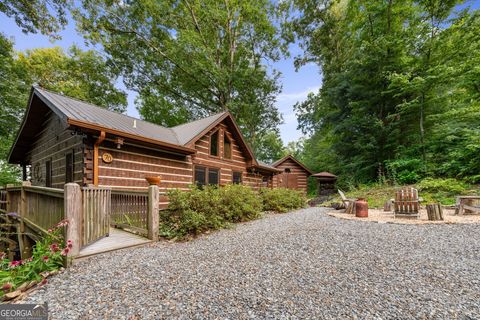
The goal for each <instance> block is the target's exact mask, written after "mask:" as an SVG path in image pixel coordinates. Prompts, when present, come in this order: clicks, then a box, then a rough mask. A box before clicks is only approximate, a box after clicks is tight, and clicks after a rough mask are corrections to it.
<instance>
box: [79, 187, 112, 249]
mask: <svg viewBox="0 0 480 320" xmlns="http://www.w3.org/2000/svg"><path fill="white" fill-rule="evenodd" d="M111 197H112V194H111V190H110V189H109V188H97V187H88V188H83V230H82V231H83V235H82V246H86V245H88V244H90V243H92V242H94V241H96V240H98V239H100V238H103V237H105V236H108V233H109V232H110V212H111V207H112V204H111V199H112V198H111Z"/></svg>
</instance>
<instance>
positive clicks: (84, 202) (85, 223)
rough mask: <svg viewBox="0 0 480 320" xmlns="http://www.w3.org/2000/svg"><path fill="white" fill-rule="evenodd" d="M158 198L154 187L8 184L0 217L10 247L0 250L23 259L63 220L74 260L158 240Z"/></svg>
mask: <svg viewBox="0 0 480 320" xmlns="http://www.w3.org/2000/svg"><path fill="white" fill-rule="evenodd" d="M159 197H160V192H159V188H158V186H156V185H154V186H150V187H149V188H148V190H143V191H139V190H120V191H119V190H112V189H110V188H104V187H102V188H99V187H80V186H79V185H78V184H75V183H68V184H66V185H65V188H64V189H63V190H62V189H53V188H45V187H35V186H31V185H30V183H28V182H24V183H23V184H22V185H21V186H7V187H6V188H4V189H0V213H2V214H0V218H2V219H3V220H4V221H3V222H4V223H3V224H2V226H3V227H5V226H6V227H8V228H9V230H3V231H7V232H6V233H7V234H10V235H11V236H10V238H11V239H7V240H9V241H10V242H8V243H9V247H8V248H5V246H3V248H1V249H2V250H6V251H8V252H10V254H9V257H10V256H12V257H10V258H13V255H17V257H18V256H20V258H21V259H25V258H28V257H30V256H31V253H32V252H31V251H32V247H33V245H34V243H35V241H37V240H39V239H41V238H43V237H44V236H45V235H46V234H48V232H49V231H48V229H49V228H51V227H53V226H54V225H56V224H57V223H58V222H60V221H62V220H68V226H67V227H66V230H65V234H64V237H65V239H66V240H67V239H68V240H71V241H72V242H73V247H72V248H71V249H70V253H69V256H71V257H75V258H76V257H86V256H91V255H94V254H98V253H102V252H108V251H112V250H117V249H121V248H128V247H132V246H137V245H142V244H146V243H149V242H152V241H157V240H158V232H159ZM107 235H108V236H107ZM4 242H5V241H4Z"/></svg>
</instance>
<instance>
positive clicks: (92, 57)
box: [0, 34, 127, 185]
mask: <svg viewBox="0 0 480 320" xmlns="http://www.w3.org/2000/svg"><path fill="white" fill-rule="evenodd" d="M0 75H1V76H0V185H4V184H6V183H11V182H15V181H17V180H18V179H19V178H20V172H19V169H18V168H17V167H15V166H10V165H8V164H7V163H6V158H7V155H8V151H9V150H10V147H11V145H12V143H13V140H14V137H15V134H16V133H17V131H18V128H19V126H20V122H21V119H22V116H23V113H24V111H25V107H26V105H27V102H28V101H27V100H28V94H29V93H30V87H31V86H32V85H33V84H38V85H40V86H42V87H44V88H46V89H50V90H53V91H57V92H61V93H64V94H67V95H69V96H72V97H75V98H79V99H82V100H85V101H88V102H91V103H94V104H96V105H99V106H102V107H105V108H109V109H111V110H116V111H125V110H126V106H127V100H126V94H125V92H123V91H122V90H118V89H116V88H115V82H116V81H117V75H116V73H115V72H114V71H113V70H112V69H111V67H110V66H109V65H108V64H107V63H106V62H105V61H104V59H103V58H102V57H101V55H100V54H98V53H96V52H95V51H81V50H79V49H78V48H77V47H75V46H74V47H71V48H70V49H69V51H68V52H67V53H65V52H64V51H63V50H62V49H61V48H59V47H54V48H47V49H34V50H27V51H26V52H19V53H15V52H14V50H13V44H12V42H11V41H9V40H8V39H7V38H6V37H5V36H4V35H3V34H0Z"/></svg>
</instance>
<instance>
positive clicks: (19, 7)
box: [0, 0, 70, 38]
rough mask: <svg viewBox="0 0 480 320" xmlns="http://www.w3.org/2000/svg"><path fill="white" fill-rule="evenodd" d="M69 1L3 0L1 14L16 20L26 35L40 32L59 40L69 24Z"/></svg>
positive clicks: (0, 8) (0, 6)
mask: <svg viewBox="0 0 480 320" xmlns="http://www.w3.org/2000/svg"><path fill="white" fill-rule="evenodd" d="M69 4H70V1H69V0H2V1H0V12H3V13H4V14H5V15H7V16H8V17H11V18H13V19H15V22H16V23H17V25H18V26H19V27H20V28H22V31H23V32H25V33H37V32H40V33H42V34H44V35H48V36H51V37H53V38H58V32H59V31H60V30H62V29H63V28H64V27H65V25H66V24H67V7H68V5H69Z"/></svg>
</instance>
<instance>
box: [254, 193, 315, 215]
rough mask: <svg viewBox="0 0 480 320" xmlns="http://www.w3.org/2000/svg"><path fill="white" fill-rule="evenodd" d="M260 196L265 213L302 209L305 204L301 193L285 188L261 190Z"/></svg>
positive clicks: (305, 200)
mask: <svg viewBox="0 0 480 320" xmlns="http://www.w3.org/2000/svg"><path fill="white" fill-rule="evenodd" d="M260 196H261V198H262V201H263V210H265V211H275V212H288V211H291V210H295V209H300V208H304V207H305V205H306V202H307V199H306V198H305V195H304V194H303V192H300V191H296V190H292V189H286V188H274V189H261V190H260Z"/></svg>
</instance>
